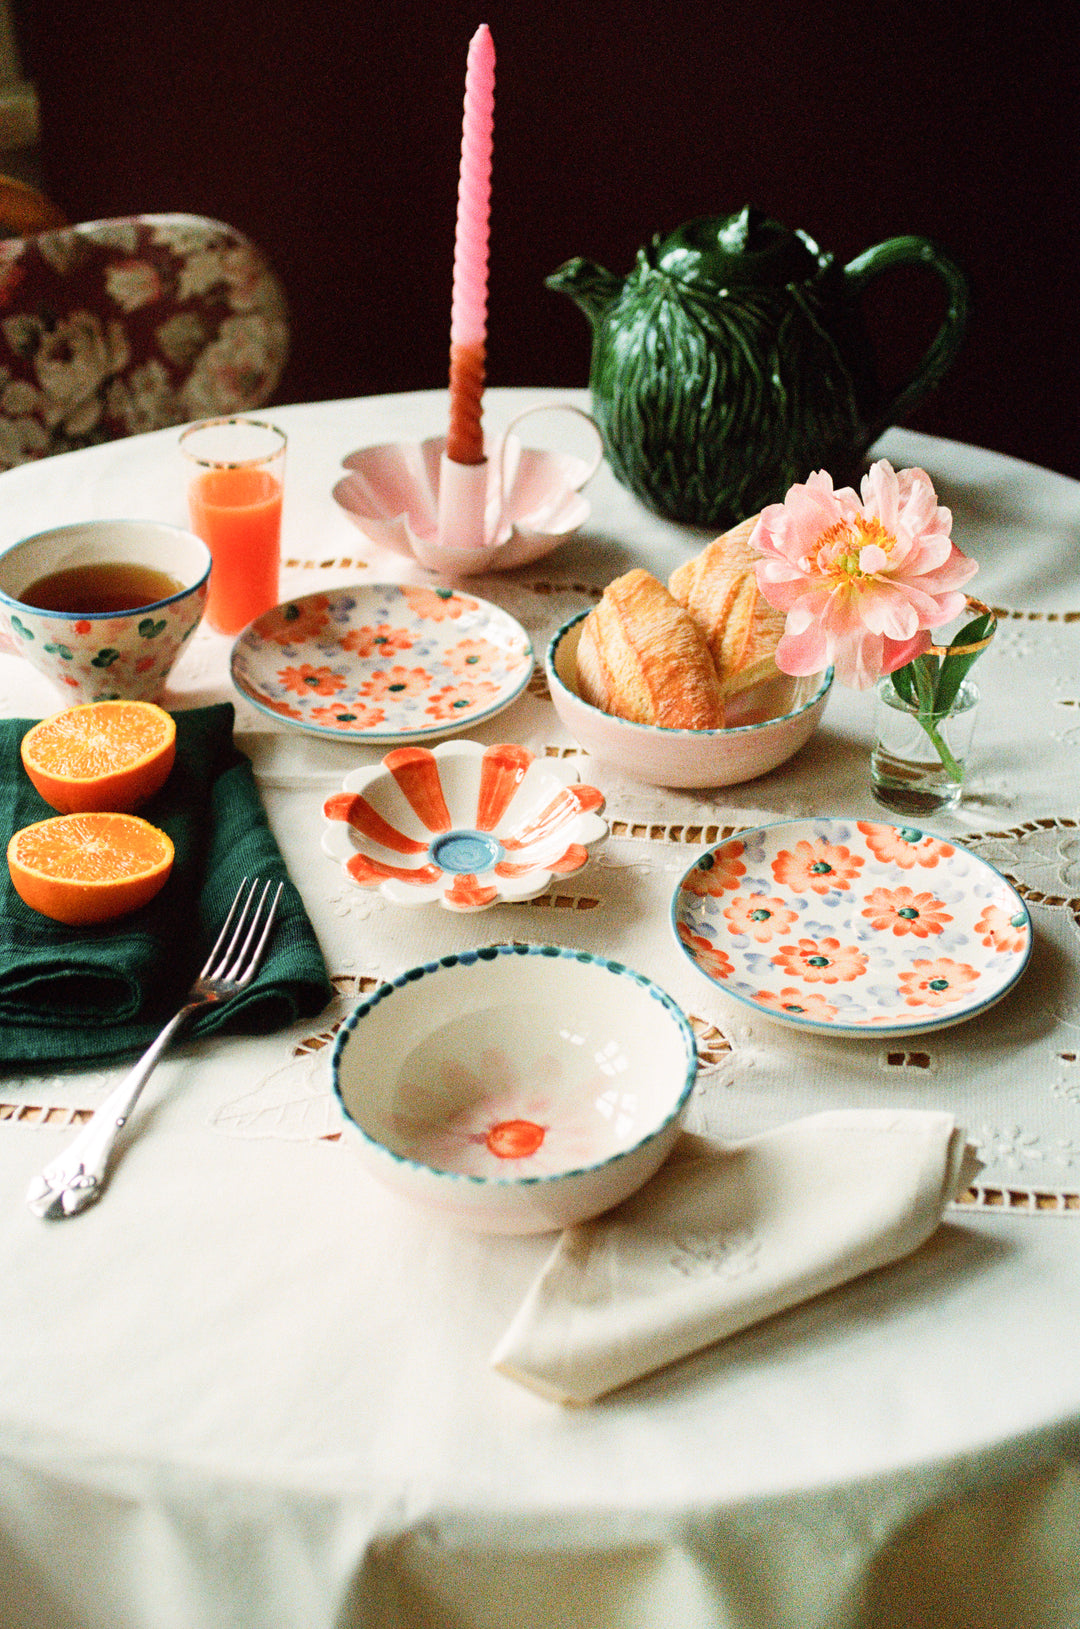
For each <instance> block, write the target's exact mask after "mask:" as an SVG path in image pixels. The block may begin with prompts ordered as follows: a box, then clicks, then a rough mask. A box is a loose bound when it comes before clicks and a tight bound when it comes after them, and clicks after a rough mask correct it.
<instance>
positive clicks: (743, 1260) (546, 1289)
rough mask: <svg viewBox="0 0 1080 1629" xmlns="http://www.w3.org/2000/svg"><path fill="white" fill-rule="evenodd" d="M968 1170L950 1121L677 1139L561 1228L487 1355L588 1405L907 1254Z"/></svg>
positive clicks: (916, 1117)
mask: <svg viewBox="0 0 1080 1629" xmlns="http://www.w3.org/2000/svg"><path fill="white" fill-rule="evenodd" d="M979 1168H980V1167H979V1162H978V1160H977V1159H976V1158H975V1156H974V1153H973V1151H972V1150H971V1149H970V1148H969V1147H968V1146H967V1145H966V1143H965V1140H964V1133H963V1131H962V1130H961V1129H960V1127H958V1126H957V1124H956V1122H955V1120H954V1119H953V1118H952V1116H951V1115H949V1114H935V1113H920V1112H913V1111H908V1110H903V1111H898V1112H892V1111H887V1110H886V1111H879V1110H871V1111H850V1112H848V1111H842V1110H841V1111H835V1112H831V1113H826V1114H815V1115H811V1116H809V1117H808V1118H807V1119H804V1120H795V1121H792V1122H791V1123H790V1124H788V1125H785V1126H780V1127H778V1128H777V1129H776V1130H773V1131H768V1132H764V1133H762V1134H761V1135H760V1136H757V1137H751V1138H749V1139H748V1140H747V1141H745V1142H739V1143H725V1144H719V1143H715V1142H711V1141H708V1140H707V1139H705V1138H702V1137H695V1136H684V1137H683V1138H681V1139H680V1141H679V1143H678V1144H677V1145H676V1148H675V1151H674V1152H673V1154H672V1156H671V1158H670V1159H669V1160H668V1161H667V1163H666V1164H665V1165H664V1166H663V1167H662V1168H661V1170H660V1171H659V1172H658V1173H657V1175H656V1176H655V1177H653V1178H652V1180H651V1181H650V1182H648V1183H646V1185H645V1187H644V1188H642V1189H641V1190H640V1192H638V1193H637V1194H635V1195H634V1196H633V1197H632V1198H630V1199H628V1200H626V1201H625V1202H624V1203H623V1204H622V1205H620V1206H619V1207H618V1209H616V1210H613V1211H609V1212H608V1213H607V1215H605V1216H601V1217H598V1218H597V1219H596V1220H595V1221H592V1222H586V1223H584V1224H582V1225H581V1226H579V1227H574V1228H569V1229H568V1230H567V1231H566V1232H565V1233H564V1234H563V1235H562V1237H561V1239H560V1241H559V1243H558V1245H557V1246H556V1248H555V1250H554V1252H553V1254H552V1255H551V1257H550V1258H549V1260H548V1262H547V1264H546V1265H545V1266H544V1268H543V1269H542V1271H541V1272H540V1275H539V1277H538V1278H537V1279H536V1281H535V1282H534V1283H533V1285H532V1287H531V1289H530V1290H529V1292H528V1294H527V1296H526V1298H525V1300H524V1302H523V1303H522V1306H521V1308H520V1310H519V1311H518V1313H517V1315H516V1317H515V1318H514V1320H513V1322H512V1324H511V1325H510V1328H509V1329H508V1330H507V1332H506V1334H505V1335H504V1336H503V1338H502V1340H501V1341H500V1342H499V1344H498V1346H497V1347H496V1349H495V1351H494V1353H493V1354H492V1359H491V1361H492V1363H493V1365H494V1367H495V1368H496V1369H498V1370H500V1371H501V1373H503V1374H505V1375H508V1376H509V1377H510V1378H511V1379H513V1380H518V1381H520V1382H521V1383H522V1384H523V1385H525V1386H529V1387H531V1388H532V1389H533V1390H534V1391H538V1392H540V1393H542V1394H543V1395H544V1396H545V1397H550V1398H552V1399H553V1400H555V1401H557V1402H562V1403H588V1402H591V1401H593V1400H594V1399H595V1398H597V1397H601V1396H603V1394H604V1393H605V1392H609V1391H613V1390H614V1389H615V1388H616V1387H618V1386H625V1385H626V1384H627V1383H628V1382H629V1381H631V1380H636V1379H638V1377H639V1376H641V1375H644V1374H648V1373H649V1372H650V1371H651V1370H653V1369H659V1368H661V1367H662V1366H663V1365H665V1364H668V1363H673V1362H675V1361H676V1359H678V1358H682V1357H686V1356H687V1355H688V1354H689V1353H691V1352H695V1351H697V1350H698V1349H699V1348H701V1347H703V1346H709V1345H711V1344H712V1343H713V1342H714V1341H718V1340H722V1339H723V1338H724V1336H726V1335H731V1334H734V1333H735V1331H736V1330H739V1329H745V1328H746V1327H747V1325H749V1324H753V1323H757V1322H758V1321H759V1320H760V1319H762V1318H768V1317H770V1316H771V1315H772V1314H773V1313H776V1312H781V1311H783V1310H784V1309H785V1308H786V1307H791V1306H795V1305H796V1304H797V1303H798V1302H800V1301H805V1300H808V1299H809V1298H810V1297H811V1296H814V1295H820V1294H821V1293H822V1291H824V1290H829V1289H832V1288H834V1287H835V1286H836V1285H838V1284H843V1283H846V1282H847V1281H848V1280H849V1279H852V1278H856V1277H857V1276H858V1275H859V1274H860V1273H866V1272H869V1271H871V1270H872V1269H873V1268H875V1267H882V1266H884V1265H885V1264H886V1263H887V1262H890V1261H895V1260H897V1259H898V1258H899V1257H901V1256H905V1255H908V1254H909V1253H910V1252H911V1251H913V1250H915V1249H917V1248H918V1246H919V1245H920V1244H922V1243H923V1242H924V1241H925V1240H926V1239H928V1238H929V1236H930V1234H931V1233H933V1231H934V1230H935V1228H936V1227H937V1226H938V1223H939V1222H940V1221H941V1215H942V1210H943V1208H944V1206H945V1205H946V1204H947V1203H948V1202H949V1200H950V1199H952V1198H953V1197H954V1195H955V1194H956V1193H957V1192H960V1191H962V1190H963V1189H964V1188H965V1187H967V1185H968V1184H969V1183H970V1182H971V1180H972V1178H973V1177H974V1175H975V1173H976V1172H977V1171H978V1169H979Z"/></svg>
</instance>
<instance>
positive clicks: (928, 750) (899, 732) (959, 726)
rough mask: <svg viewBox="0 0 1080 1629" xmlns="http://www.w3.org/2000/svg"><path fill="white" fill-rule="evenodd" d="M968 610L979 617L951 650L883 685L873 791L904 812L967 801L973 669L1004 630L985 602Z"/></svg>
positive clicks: (975, 693) (939, 650) (940, 649)
mask: <svg viewBox="0 0 1080 1629" xmlns="http://www.w3.org/2000/svg"><path fill="white" fill-rule="evenodd" d="M968 608H969V610H971V611H973V612H974V613H975V616H974V618H973V619H972V620H971V621H969V622H968V623H967V624H966V625H965V627H963V628H962V629H961V630H960V632H959V633H958V634H957V636H956V638H955V639H954V640H953V642H952V643H951V644H950V645H931V646H930V648H929V650H927V651H926V652H925V653H924V654H923V655H922V656H919V657H917V658H916V659H915V661H913V662H909V663H908V664H907V666H906V667H904V668H901V669H899V670H898V671H897V672H896V673H890V674H887V675H886V676H885V677H884V678H882V679H879V680H878V684H877V691H876V705H875V717H874V746H873V750H872V751H871V754H870V788H871V791H872V792H873V795H874V798H875V799H876V801H877V802H878V803H881V804H883V805H884V806H885V808H887V809H890V810H892V811H893V812H894V813H896V814H903V815H917V816H918V815H933V814H936V813H938V812H939V811H942V810H949V809H955V808H956V807H957V805H958V804H959V802H960V799H961V797H962V796H963V790H964V777H965V774H966V772H967V766H968V761H969V757H970V753H971V745H972V739H973V736H974V733H975V720H976V715H977V710H978V705H979V689H978V686H977V685H976V683H975V681H974V680H973V679H972V678H970V677H969V669H970V667H971V665H972V663H973V662H974V661H975V659H976V657H978V656H979V655H980V654H981V653H982V652H983V651H984V650H985V649H986V647H987V646H988V645H989V643H990V641H991V640H992V639H993V637H994V632H995V630H996V628H997V618H996V616H995V614H994V612H993V611H992V610H991V609H990V607H989V606H988V605H985V604H983V602H982V601H981V600H976V599H973V598H971V597H970V596H969V598H968Z"/></svg>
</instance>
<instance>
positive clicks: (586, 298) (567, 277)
mask: <svg viewBox="0 0 1080 1629" xmlns="http://www.w3.org/2000/svg"><path fill="white" fill-rule="evenodd" d="M544 286H545V288H550V289H554V290H555V292H556V293H557V294H569V296H570V298H571V299H572V300H573V301H574V303H575V304H576V305H578V306H580V308H581V310H582V311H584V313H585V315H586V317H588V319H589V322H590V323H591V324H592V326H593V327H594V328H595V327H596V324H597V323H598V322H599V320H600V318H601V317H602V316H603V315H604V312H605V311H606V310H607V308H608V306H609V305H610V304H611V302H612V300H613V299H614V298H615V296H616V294H617V293H618V291H619V289H620V288H621V287H622V279H621V278H618V277H616V276H615V275H614V273H613V272H609V271H605V270H604V268H603V266H598V265H596V263H595V262H594V261H592V260H584V259H582V257H581V256H580V255H578V256H577V257H576V258H575V259H573V260H568V261H566V263H565V265H562V266H560V267H559V269H558V271H554V272H552V273H551V276H550V277H545V278H544Z"/></svg>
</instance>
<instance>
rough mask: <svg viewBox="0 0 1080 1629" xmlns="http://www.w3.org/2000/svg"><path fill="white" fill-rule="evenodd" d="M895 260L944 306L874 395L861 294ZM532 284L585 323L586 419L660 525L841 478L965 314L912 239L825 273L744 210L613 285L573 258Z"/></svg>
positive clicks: (658, 242) (948, 271)
mask: <svg viewBox="0 0 1080 1629" xmlns="http://www.w3.org/2000/svg"><path fill="white" fill-rule="evenodd" d="M902 264H917V265H923V266H926V267H928V268H929V269H930V270H932V271H934V272H936V273H937V275H938V276H939V277H940V278H941V279H942V281H943V282H944V283H945V285H946V289H947V293H948V298H949V307H948V310H947V311H946V315H945V319H944V321H943V323H942V326H941V329H940V330H939V332H938V334H937V336H936V338H935V340H934V342H933V343H932V344H931V346H930V348H929V350H928V351H927V352H926V353H925V355H924V356H923V358H922V361H921V362H920V365H919V367H918V369H917V370H916V372H915V374H914V376H913V377H912V378H911V379H910V380H909V381H908V383H907V385H905V387H904V389H903V390H902V391H900V392H899V393H898V394H897V395H895V396H893V397H891V398H890V397H887V396H886V394H885V392H884V391H883V390H882V388H881V386H880V385H879V383H878V380H877V376H876V372H875V369H874V365H873V359H872V354H871V347H870V343H869V339H868V337H867V334H866V330H865V326H864V324H863V320H862V312H861V308H860V307H861V293H862V290H863V288H864V286H865V284H866V283H867V282H868V281H869V280H870V279H871V278H872V277H875V276H877V275H879V274H880V273H881V272H883V271H886V270H888V269H891V268H892V267H894V266H899V265H902ZM547 282H548V286H549V287H551V288H555V289H558V290H560V291H562V292H564V293H567V294H569V295H570V297H571V298H572V299H574V300H575V301H576V302H577V303H578V304H579V306H580V307H581V309H582V310H583V311H584V312H585V314H586V316H587V317H588V319H589V321H590V323H591V325H592V329H593V352H592V364H591V369H590V380H589V382H590V388H591V391H592V398H593V414H594V416H595V418H596V420H597V422H598V424H599V425H600V429H601V433H602V435H603V437H604V444H605V450H606V452H607V455H608V459H609V461H610V463H611V466H612V468H613V470H614V472H615V474H616V476H617V477H618V478H619V480H621V481H622V482H623V483H624V485H626V486H627V487H629V488H630V490H631V491H633V492H634V493H635V494H636V495H637V497H639V498H640V499H641V501H642V502H643V503H644V504H646V506H647V507H648V508H650V509H652V510H654V511H655V512H656V513H658V514H661V515H663V516H664V517H665V518H667V519H669V520H677V521H682V522H685V523H686V524H689V525H695V526H701V527H707V528H717V529H722V528H724V527H727V526H730V525H733V524H734V523H735V522H736V521H737V520H740V519H742V518H743V517H744V516H746V515H749V514H753V513H755V512H756V511H757V510H759V509H761V508H762V507H763V506H764V505H765V504H766V503H771V502H775V501H778V500H779V499H780V498H782V497H783V495H784V493H785V492H786V491H787V488H788V487H789V486H790V485H791V484H792V483H793V482H794V481H802V480H805V479H806V477H807V476H808V475H809V474H810V473H811V472H812V470H814V469H828V470H830V471H831V473H832V474H833V475H834V477H835V479H836V480H837V484H840V483H841V482H844V481H849V480H853V479H854V478H855V476H856V474H857V472H858V469H859V466H860V464H861V461H862V458H863V455H864V453H865V452H866V449H867V447H868V446H869V445H870V442H871V441H873V440H874V439H875V437H876V436H877V435H878V434H879V433H880V432H881V430H882V429H884V428H885V427H886V425H887V424H889V423H891V422H899V415H900V413H901V412H902V411H910V409H911V407H912V406H913V405H914V403H915V401H917V400H918V399H919V398H920V397H921V396H922V395H923V394H924V393H925V391H926V390H928V389H929V388H930V387H931V386H932V385H933V384H935V383H937V381H938V379H940V377H941V376H942V374H943V373H944V372H945V370H946V368H947V367H948V366H949V365H950V363H951V361H952V359H953V357H954V355H955V352H956V350H957V349H958V347H959V345H960V342H961V340H962V338H963V332H964V327H965V322H966V314H967V284H966V280H965V279H964V277H963V274H962V273H961V272H960V270H959V268H957V267H956V266H955V265H954V264H953V263H952V262H951V261H950V260H948V257H947V256H945V255H944V254H943V253H942V252H941V251H940V250H939V249H937V248H936V246H934V245H933V244H931V243H929V241H928V240H926V239H922V238H915V237H908V238H896V239H890V240H889V241H888V242H887V243H884V244H879V245H877V246H876V247H875V248H874V249H870V250H867V251H866V253H865V254H864V255H861V256H859V257H858V259H857V260H855V261H853V262H852V263H851V264H850V265H849V266H840V265H839V264H838V263H837V262H836V261H835V259H834V258H833V256H832V255H830V254H827V253H823V252H822V251H821V250H820V249H819V248H818V246H817V244H816V243H815V242H814V241H813V240H812V239H811V238H809V237H808V236H807V235H806V234H805V233H803V232H793V231H789V230H788V229H787V228H786V227H784V226H782V225H780V224H779V223H778V222H776V221H773V220H770V219H768V218H767V217H766V216H764V215H763V214H761V213H760V212H759V211H757V210H753V209H750V208H747V209H743V210H741V211H739V212H738V213H737V214H735V215H731V216H728V217H724V218H716V219H713V218H705V217H702V218H699V219H696V220H693V221H689V222H686V223H685V224H684V225H683V226H680V227H679V228H678V229H677V230H676V231H674V232H672V233H671V234H669V235H668V236H667V237H664V238H661V237H659V236H658V237H656V238H654V239H653V241H652V243H651V244H650V245H649V247H648V248H646V249H641V250H639V251H638V255H637V261H636V264H635V266H634V268H633V270H632V271H631V272H630V274H629V275H628V276H627V277H626V278H625V279H619V278H617V277H615V276H613V275H612V274H611V273H610V272H606V271H604V270H603V268H601V267H599V266H596V265H594V264H592V263H591V262H589V261H587V260H583V259H577V260H572V261H569V262H567V264H566V265H565V266H563V267H561V268H560V269H559V271H557V272H555V273H554V274H553V275H552V276H551V277H549V278H548V279H547Z"/></svg>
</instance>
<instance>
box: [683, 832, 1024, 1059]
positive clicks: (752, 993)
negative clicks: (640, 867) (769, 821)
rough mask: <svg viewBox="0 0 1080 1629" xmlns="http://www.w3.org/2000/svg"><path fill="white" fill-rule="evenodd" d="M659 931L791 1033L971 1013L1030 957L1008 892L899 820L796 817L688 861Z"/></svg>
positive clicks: (880, 1031)
mask: <svg viewBox="0 0 1080 1629" xmlns="http://www.w3.org/2000/svg"><path fill="white" fill-rule="evenodd" d="M672 926H673V928H674V931H675V936H676V938H677V940H678V943H679V945H680V947H681V949H682V951H683V953H684V954H685V955H686V956H688V957H689V959H690V960H691V962H693V963H694V965H695V966H696V967H697V968H698V970H699V972H701V973H703V974H704V976H705V977H706V978H707V979H708V980H709V981H710V983H712V984H713V985H714V986H716V987H718V988H719V989H722V990H723V991H725V993H726V994H727V995H729V996H731V997H732V998H733V999H734V1000H735V1001H738V1002H742V1003H745V1004H746V1005H747V1006H748V1007H751V1008H753V1009H754V1010H755V1011H757V1012H758V1013H761V1014H763V1015H764V1016H766V1017H768V1018H772V1019H775V1020H778V1021H779V1022H781V1023H785V1024H790V1025H793V1026H794V1027H796V1028H799V1029H808V1030H820V1031H823V1032H827V1033H830V1034H840V1035H867V1034H870V1033H873V1034H874V1035H886V1036H890V1035H897V1036H899V1035H910V1034H915V1033H919V1032H922V1031H924V1030H929V1029H942V1028H944V1027H945V1026H946V1025H949V1024H957V1023H960V1022H961V1021H962V1020H963V1019H966V1018H971V1017H973V1016H974V1015H975V1014H976V1013H979V1012H983V1011H985V1009H986V1008H987V1007H990V1006H992V1005H993V1004H994V1002H996V1001H1000V999H1001V997H1002V996H1003V995H1005V994H1006V993H1007V991H1008V990H1010V989H1011V988H1012V986H1013V985H1014V984H1015V982H1016V980H1017V979H1018V978H1019V977H1020V975H1021V973H1022V972H1023V970H1024V968H1025V966H1026V965H1027V961H1028V957H1029V955H1030V953H1031V920H1030V917H1029V916H1028V912H1027V907H1026V906H1025V905H1024V902H1023V900H1022V899H1021V898H1020V896H1019V894H1018V893H1017V892H1016V890H1015V889H1014V888H1013V887H1012V885H1011V883H1009V882H1008V881H1007V880H1006V879H1005V878H1004V877H1002V876H1001V875H1000V874H999V873H998V872H997V871H995V870H994V869H993V867H992V866H989V865H987V863H986V861H985V860H982V859H979V858H978V857H977V856H976V855H974V854H969V853H968V852H967V850H966V849H964V848H963V847H961V846H960V845H959V844H956V843H951V842H946V841H945V840H944V839H943V838H940V837H936V836H935V835H934V834H933V833H932V832H925V831H921V830H917V829H916V828H915V827H912V826H888V825H885V824H882V823H879V822H877V821H870V820H858V821H853V820H835V819H816V820H796V821H785V822H781V823H779V824H777V825H774V826H761V827H757V828H755V829H754V830H752V831H745V832H741V833H740V834H739V835H738V836H736V837H733V838H729V839H728V840H727V841H726V842H725V843H724V844H723V845H722V847H721V848H717V849H712V850H710V851H708V852H707V853H705V854H703V855H701V856H700V857H699V858H698V860H697V861H696V863H695V864H694V865H693V866H692V867H691V868H690V870H689V871H688V872H687V874H686V875H685V877H683V879H682V881H681V882H680V883H679V886H678V887H677V888H676V890H675V895H674V899H673V902H672Z"/></svg>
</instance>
